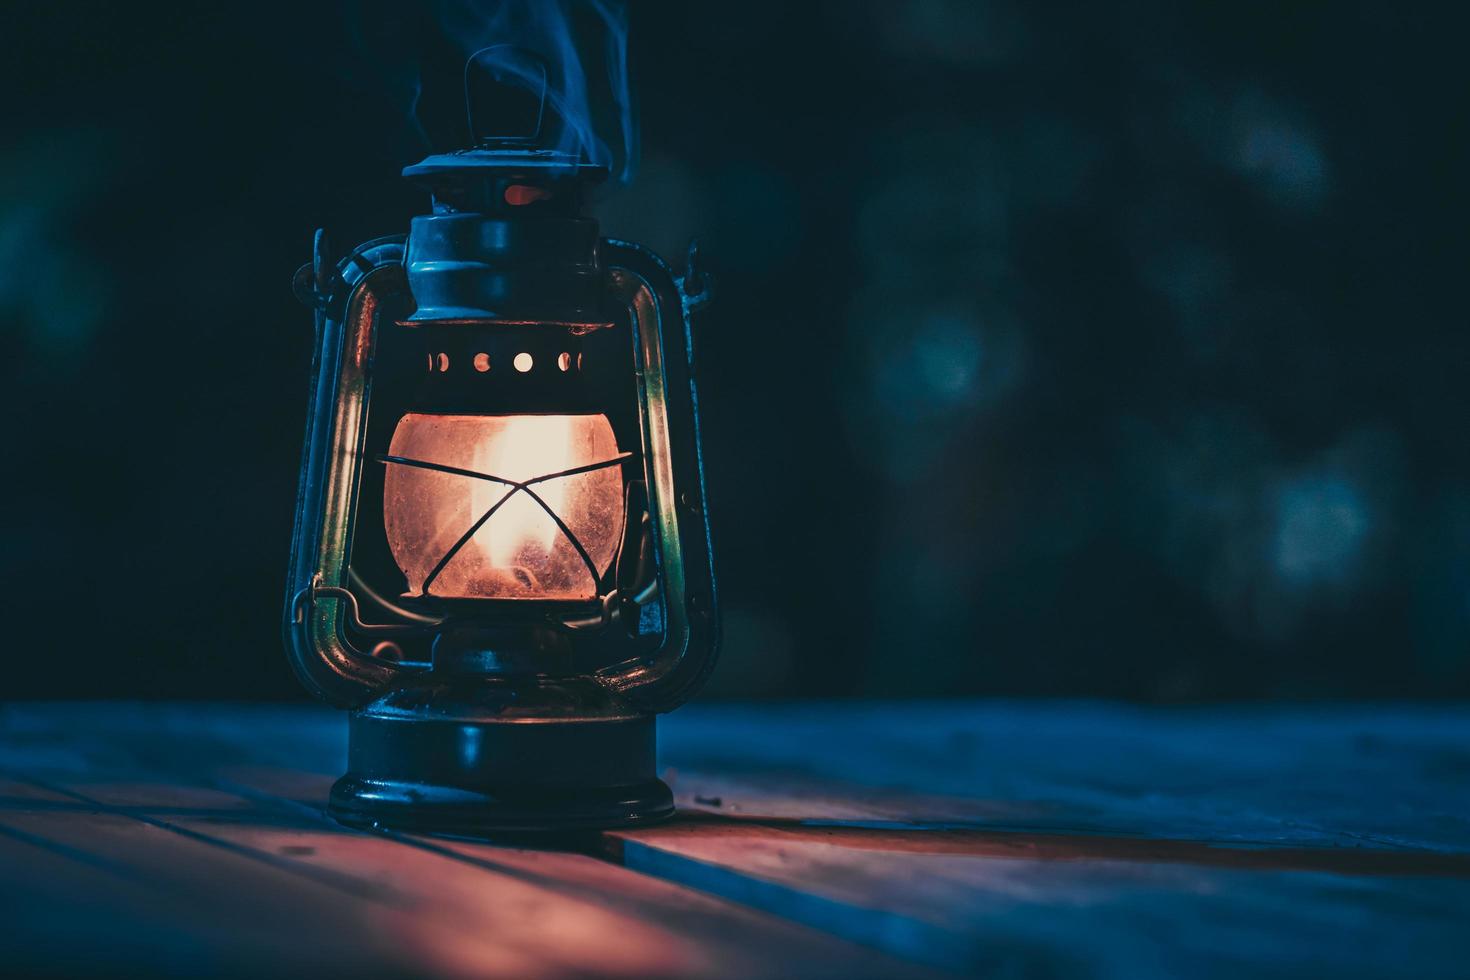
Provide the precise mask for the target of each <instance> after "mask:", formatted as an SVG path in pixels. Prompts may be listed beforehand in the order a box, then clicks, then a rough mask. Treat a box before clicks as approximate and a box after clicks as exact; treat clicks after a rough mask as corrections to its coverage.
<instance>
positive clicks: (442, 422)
mask: <svg viewBox="0 0 1470 980" xmlns="http://www.w3.org/2000/svg"><path fill="white" fill-rule="evenodd" d="M388 455H389V456H390V457H391V458H394V459H398V460H401V461H412V463H410V462H396V463H390V464H389V465H388V470H387V472H386V474H385V475H384V478H383V528H384V530H385V531H386V532H387V535H388V546H389V548H390V549H391V550H392V552H393V559H394V561H396V562H397V563H398V567H399V568H400V569H401V570H402V571H403V575H404V578H405V579H406V580H407V583H408V591H409V593H410V594H413V595H417V594H423V593H427V594H429V595H435V596H444V597H448V598H483V599H579V600H582V599H590V598H593V597H595V596H596V594H597V584H598V583H597V579H596V576H601V575H603V574H604V573H606V571H607V570H608V568H609V567H610V566H611V565H612V560H613V557H614V555H616V554H617V549H618V545H619V544H620V543H621V540H622V534H623V523H624V515H623V507H624V499H623V477H622V470H621V467H620V466H617V465H612V466H604V467H599V468H594V469H589V470H586V471H584V472H581V473H576V474H573V475H570V476H562V477H557V478H556V479H549V480H548V479H540V481H539V482H534V483H532V482H530V481H533V480H537V479H538V478H544V477H548V476H552V475H553V474H556V473H562V472H564V471H566V470H569V469H574V468H576V467H582V466H589V465H591V464H596V463H601V462H604V461H610V460H615V459H616V458H617V457H618V447H617V440H616V438H615V437H614V435H613V431H612V425H611V423H609V422H608V420H607V417H606V416H604V415H426V414H417V413H414V414H409V415H405V416H404V417H403V418H402V419H400V420H399V422H398V427H397V428H396V429H395V430H394V432H393V439H392V441H391V443H390V444H389V450H388ZM470 474H481V475H482V476H481V477H476V476H473V475H470ZM483 477H495V478H496V479H485V478H483ZM499 481H510V483H526V484H527V486H526V487H525V488H518V487H515V486H513V485H509V484H507V483H504V482H499ZM531 493H534V494H535V495H536V497H539V498H540V500H541V501H542V503H544V504H545V505H546V506H545V507H543V506H542V505H541V504H540V503H537V502H536V499H535V498H533V497H532V496H531V495H530V494H531ZM548 509H549V510H550V511H552V512H554V513H555V514H556V515H557V517H558V518H560V519H561V521H562V522H563V523H565V524H566V526H567V529H568V530H569V531H570V532H571V533H572V534H574V535H576V538H577V541H579V542H580V543H581V545H582V547H583V548H584V549H586V552H587V556H588V558H589V559H590V560H591V562H592V564H593V565H594V567H595V569H596V576H594V574H593V571H592V570H591V569H589V568H588V567H587V562H586V561H584V560H583V558H582V556H581V554H579V553H578V551H577V549H576V546H575V545H573V544H572V542H571V539H570V538H569V537H568V536H567V534H566V533H564V532H563V531H562V530H561V528H560V527H558V526H557V523H556V520H554V519H553V518H552V516H551V514H550V513H548ZM492 511H493V512H492ZM487 515H488V516H487ZM466 535H469V536H468V538H466Z"/></svg>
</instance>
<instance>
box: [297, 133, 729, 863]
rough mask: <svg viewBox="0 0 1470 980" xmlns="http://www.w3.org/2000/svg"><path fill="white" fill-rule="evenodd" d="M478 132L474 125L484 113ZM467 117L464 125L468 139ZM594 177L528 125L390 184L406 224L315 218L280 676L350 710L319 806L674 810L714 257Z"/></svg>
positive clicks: (598, 823)
mask: <svg viewBox="0 0 1470 980" xmlns="http://www.w3.org/2000/svg"><path fill="white" fill-rule="evenodd" d="M472 127H473V123H472ZM473 135H474V134H473V133H472V136H473ZM604 173H605V170H604V169H602V168H599V167H596V166H593V165H592V164H590V163H589V162H588V161H587V159H586V158H585V156H584V155H582V154H579V153H576V152H570V151H566V150H559V149H551V148H547V147H545V146H542V145H540V143H539V141H538V140H537V139H536V138H534V137H532V138H479V137H475V142H474V145H473V146H472V148H470V149H467V150H461V151H457V152H452V153H446V154H441V155H433V156H430V157H428V158H427V159H425V160H423V161H422V162H420V163H418V164H416V165H414V166H410V167H408V168H406V169H405V170H404V171H403V174H404V176H405V177H407V178H409V179H411V180H413V181H416V182H418V183H419V184H421V185H424V186H425V187H426V188H427V189H428V191H429V192H430V194H431V196H432V213H430V214H426V215H422V216H420V217H416V218H414V219H413V221H412V223H411V225H410V231H409V233H408V235H407V237H406V239H405V238H403V237H394V238H381V239H377V240H374V241H370V242H367V243H366V244H363V245H360V246H358V247H357V248H355V249H352V250H351V251H350V252H348V253H347V254H346V255H345V256H343V257H341V258H337V257H336V256H334V255H333V254H332V253H331V252H330V250H329V249H328V246H327V244H326V241H325V237H324V236H323V234H322V233H320V232H318V234H317V241H316V248H315V256H314V259H313V261H312V263H311V264H310V265H308V266H305V267H303V269H302V270H301V272H299V273H298V274H297V281H296V290H297V293H298V295H301V296H302V297H303V298H304V299H306V300H307V301H309V302H310V303H311V304H312V305H314V306H315V308H316V327H317V348H316V353H315V365H314V368H313V372H312V375H313V379H314V383H313V386H312V392H311V401H310V420H309V423H308V427H307V435H306V448H305V453H304V461H303V464H302V473H301V484H300V491H299V496H298V501H297V512H296V528H295V535H294V543H293V550H292V559H291V571H290V581H289V585H288V593H287V595H288V601H287V610H286V623H285V626H286V633H287V637H288V647H289V651H290V657H291V662H292V665H293V666H294V668H295V670H296V673H297V675H298V676H299V677H300V679H301V681H302V682H303V683H304V684H305V685H306V686H307V687H308V688H309V689H311V691H312V692H313V693H314V694H316V695H317V696H319V697H321V698H323V699H325V700H327V701H329V702H331V703H333V704H335V705H337V706H340V707H345V708H348V709H350V715H349V740H348V741H349V749H348V771H347V773H346V774H345V775H344V776H342V777H341V778H340V779H339V780H338V781H337V783H336V784H335V785H334V786H333V787H332V791H331V798H330V809H331V812H332V813H333V814H334V815H335V816H336V817H337V818H338V819H340V820H342V821H343V822H345V823H348V824H352V825H377V826H388V827H400V828H407V829H416V830H428V831H439V832H447V833H458V834H477V833H485V832H491V831H507V830H510V831H519V830H545V829H558V828H579V827H606V826H617V825H627V824H634V823H639V822H646V821H653V820H658V819H661V818H664V817H667V816H668V815H670V814H671V813H672V812H673V800H672V796H671V794H670V792H669V789H668V787H667V786H665V785H664V783H663V782H661V781H660V780H659V778H658V774H657V771H656V764H655V715H656V714H658V713H660V712H664V711H668V710H669V709H671V708H674V707H675V706H677V705H679V704H680V703H682V702H683V701H685V700H686V699H688V698H689V697H690V696H691V695H692V694H693V693H694V692H695V691H696V690H697V689H698V688H699V686H700V685H701V684H702V683H703V681H704V679H705V677H706V676H707V675H708V673H709V671H710V669H711V668H712V667H713V665H714V659H715V647H716V638H717V633H718V630H717V618H716V605H715V583H714V576H713V572H712V569H711V564H710V544H709V527H708V518H707V513H706V507H705V492H704V481H703V474H702V469H701V460H700V448H699V430H698V419H697V416H696V400H695V391H694V385H693V379H692V372H691V368H692V355H693V351H692V349H691V337H692V334H691V330H690V313H691V311H692V310H693V309H695V308H696V307H697V306H698V305H699V304H700V303H701V302H702V301H703V299H704V297H705V293H706V290H705V289H704V286H703V283H702V281H701V277H700V275H699V273H698V272H697V271H696V270H695V269H694V268H693V260H694V254H693V252H692V250H691V255H690V266H689V268H688V269H687V270H686V272H685V274H684V275H683V276H682V277H676V276H675V275H674V274H673V273H672V272H671V271H670V270H669V268H668V266H666V265H665V264H664V263H663V262H662V261H661V260H660V259H659V258H658V257H657V256H655V255H654V254H653V253H652V252H650V251H648V250H647V249H644V248H642V247H640V246H638V245H634V244H631V243H628V242H621V241H613V240H608V239H600V238H599V233H598V226H597V223H596V222H595V221H594V220H593V219H591V218H589V217H586V216H585V215H584V214H583V213H582V206H583V200H584V191H585V190H586V189H587V188H588V186H589V185H590V184H591V183H593V182H594V181H596V180H597V179H598V178H599V177H601V176H602V175H603V174H604Z"/></svg>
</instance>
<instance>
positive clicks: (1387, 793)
mask: <svg viewBox="0 0 1470 980" xmlns="http://www.w3.org/2000/svg"><path fill="white" fill-rule="evenodd" d="M665 734H666V737H665V741H664V747H665V751H664V758H665V759H666V760H667V761H668V762H669V763H670V768H669V771H668V772H667V773H666V778H668V779H669V780H670V781H671V783H672V785H674V786H675V788H676V796H677V797H678V800H679V803H680V807H681V812H682V813H683V814H684V818H683V819H682V820H681V821H680V822H678V823H675V824H671V825H667V826H664V827H659V828H649V829H646V830H639V831H632V832H620V833H615V834H611V835H608V838H609V845H608V853H609V854H610V855H611V856H612V857H613V858H615V859H617V860H620V861H622V862H623V863H625V864H626V865H627V866H628V867H633V868H638V869H640V870H644V871H647V872H648V873H650V874H657V875H659V876H661V877H665V878H668V879H669V880H673V881H678V882H681V883H683V884H687V885H690V886H691V887H697V888H701V889H704V890H707V891H710V892H712V893H714V894H720V895H725V896H727V897H731V898H735V899H737V900H739V901H743V902H746V903H749V904H752V905H754V906H756V907H760V908H764V909H767V910H769V911H772V912H774V913H776V914H778V915H783V916H786V917H789V918H792V919H795V920H796V921H803V922H808V923H810V924H812V925H815V926H818V927H820V928H823V929H826V930H828V931H831V932H834V933H835V934H838V935H844V936H847V937H849V938H852V939H854V940H856V941H866V942H869V943H871V944H873V945H875V946H878V947H880V948H884V949H887V950H889V951H892V952H894V953H896V954H898V955H903V956H908V957H913V958H916V959H921V960H924V961H926V962H931V963H935V964H939V965H943V966H946V967H950V968H956V969H964V970H980V971H990V970H997V971H1002V972H1006V971H1008V972H1018V973H1027V974H1029V973H1033V972H1035V973H1050V972H1058V973H1067V974H1078V975H1084V976H1087V975H1112V974H1125V975H1138V974H1141V973H1142V974H1148V973H1167V974H1171V975H1178V974H1184V975H1232V974H1238V973H1242V972H1250V973H1253V974H1263V975H1272V974H1273V973H1276V974H1282V975H1296V974H1299V973H1303V972H1310V973H1313V974H1321V973H1327V972H1333V973H1339V974H1346V975H1361V976H1374V975H1395V974H1396V975H1417V976H1424V975H1456V974H1458V973H1459V972H1460V971H1461V969H1462V966H1461V964H1462V963H1463V962H1464V961H1465V958H1466V955H1467V954H1470V940H1467V938H1466V937H1465V935H1464V933H1465V930H1464V929H1463V923H1464V922H1466V921H1470V883H1467V881H1466V879H1467V878H1470V860H1467V854H1466V843H1467V841H1470V834H1467V833H1466V814H1467V813H1470V809H1466V808H1465V805H1466V804H1467V803H1470V799H1467V781H1466V780H1464V779H1463V775H1464V774H1465V773H1466V772H1467V771H1470V766H1466V760H1467V759H1470V756H1467V754H1466V751H1465V749H1464V748H1463V746H1465V745H1466V744H1470V738H1467V736H1470V724H1467V723H1466V721H1465V720H1464V719H1462V718H1460V717H1459V716H1458V714H1456V713H1450V712H1442V711H1417V710H1412V711H1411V710H1405V709H1399V710H1397V711H1385V710H1382V709H1351V710H1342V709H1339V710H1326V711H1324V710H1315V711H1306V712H1302V711H1300V710H1298V711H1274V712H1272V711H1265V712H1263V711H1206V712H1191V713H1182V712H1158V711H1140V710H1136V709H1123V708H1113V707H1106V706H1061V707H1058V706H1050V705H1043V706H1025V707H1020V708H1018V707H1016V706H1012V705H988V706H979V705H928V706H916V707H910V708H909V709H907V710H895V709H894V708H893V707H891V706H878V705H852V706H811V705H791V706H777V707H770V708H759V709H748V708H742V709H738V710H737V709H727V708H716V709H709V710H705V711H703V712H695V713H691V714H689V715H688V716H687V717H682V718H677V717H676V718H675V719H673V720H671V723H670V724H669V725H668V726H667V727H666V729H665ZM1369 786H1371V787H1372V790H1371V791H1368V792H1365V787H1369ZM1038 831H1039V832H1038Z"/></svg>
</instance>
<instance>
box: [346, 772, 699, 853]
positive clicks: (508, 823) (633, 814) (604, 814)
mask: <svg viewBox="0 0 1470 980" xmlns="http://www.w3.org/2000/svg"><path fill="white" fill-rule="evenodd" d="M330 810H331V813H332V816H333V817H335V818H336V819H337V820H338V821H340V822H341V823H344V824H346V825H348V826H349V827H358V828H362V829H371V830H405V831H412V832H415V833H427V834H448V835H451V836H455V837H493V836H495V835H497V834H531V833H536V834H539V833H555V832H565V831H577V830H601V829H607V828H612V827H631V826H635V825H639V824H649V823H656V822H658V821H660V820H667V819H668V818H669V817H671V816H673V814H674V796H673V794H672V793H671V792H669V788H668V786H666V785H664V783H663V782H662V781H661V780H658V779H654V780H651V781H650V782H647V783H643V784H641V785H637V786H623V787H618V788H616V789H611V790H609V789H580V790H560V791H552V790H528V789H526V788H523V787H506V788H505V789H503V790H501V791H500V792H487V791H475V790H466V789H461V788H459V787H453V786H437V785H434V784H431V783H414V782H403V781H401V780H378V779H365V778H363V777H361V776H357V775H354V774H352V773H348V774H347V775H345V776H343V777H342V778H341V779H339V780H337V782H336V784H335V785H333V787H332V797H331V804H330Z"/></svg>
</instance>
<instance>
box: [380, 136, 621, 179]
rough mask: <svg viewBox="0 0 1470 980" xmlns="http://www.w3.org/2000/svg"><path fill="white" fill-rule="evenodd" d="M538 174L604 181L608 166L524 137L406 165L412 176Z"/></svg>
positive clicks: (495, 141)
mask: <svg viewBox="0 0 1470 980" xmlns="http://www.w3.org/2000/svg"><path fill="white" fill-rule="evenodd" d="M515 175H526V176H538V177H551V178H564V177H576V178H580V179H582V180H587V181H598V180H602V179H603V178H604V177H606V176H607V168H606V167H603V166H599V165H598V164H594V163H589V162H587V160H586V159H585V158H583V157H581V156H579V155H577V154H574V153H567V152H565V151H563V150H553V149H547V148H545V147H541V146H536V145H535V144H533V143H531V142H530V141H525V140H505V139H501V140H494V141H489V142H486V143H482V144H481V145H480V146H477V147H473V148H471V149H465V150H454V151H452V152H450V153H434V154H431V155H429V156H427V157H425V158H424V159H422V160H420V161H419V162H418V163H415V164H413V165H412V166H409V167H404V168H403V176H405V177H408V178H410V179H416V178H428V179H430V180H432V179H433V178H436V177H449V176H459V177H498V176H507V177H509V176H515Z"/></svg>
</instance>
